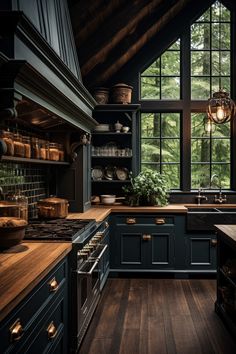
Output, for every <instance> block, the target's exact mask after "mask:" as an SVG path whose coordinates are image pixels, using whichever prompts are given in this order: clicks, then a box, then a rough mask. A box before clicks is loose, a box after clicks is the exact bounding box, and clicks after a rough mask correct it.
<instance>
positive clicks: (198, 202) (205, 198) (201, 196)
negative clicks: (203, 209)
mask: <svg viewBox="0 0 236 354" xmlns="http://www.w3.org/2000/svg"><path fill="white" fill-rule="evenodd" d="M201 192H202V188H199V189H198V195H197V196H196V199H197V205H201V200H206V201H207V197H206V196H205V195H201Z"/></svg>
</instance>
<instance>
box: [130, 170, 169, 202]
mask: <svg viewBox="0 0 236 354" xmlns="http://www.w3.org/2000/svg"><path fill="white" fill-rule="evenodd" d="M123 191H124V193H125V195H126V197H127V200H128V202H129V204H130V205H133V206H134V205H136V206H137V205H159V206H164V205H167V204H168V197H169V194H168V185H167V181H166V178H165V176H164V175H163V174H160V173H159V172H156V171H152V170H150V169H146V170H145V171H142V172H140V173H139V175H138V176H136V177H132V175H131V184H130V185H129V186H124V187H123Z"/></svg>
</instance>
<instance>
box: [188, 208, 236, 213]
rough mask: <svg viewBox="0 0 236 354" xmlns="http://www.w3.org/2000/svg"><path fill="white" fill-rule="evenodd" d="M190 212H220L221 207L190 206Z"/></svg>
mask: <svg viewBox="0 0 236 354" xmlns="http://www.w3.org/2000/svg"><path fill="white" fill-rule="evenodd" d="M235 210H236V209H235ZM188 213H219V209H218V208H199V207H191V208H188Z"/></svg>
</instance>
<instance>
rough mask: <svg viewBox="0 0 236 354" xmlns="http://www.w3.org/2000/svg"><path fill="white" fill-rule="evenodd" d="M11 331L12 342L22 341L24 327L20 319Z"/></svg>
mask: <svg viewBox="0 0 236 354" xmlns="http://www.w3.org/2000/svg"><path fill="white" fill-rule="evenodd" d="M9 330H10V333H11V342H15V341H17V340H19V339H21V337H22V334H23V327H22V325H21V323H20V320H19V319H17V320H16V322H14V323H13V325H12V326H11V327H10V329H9Z"/></svg>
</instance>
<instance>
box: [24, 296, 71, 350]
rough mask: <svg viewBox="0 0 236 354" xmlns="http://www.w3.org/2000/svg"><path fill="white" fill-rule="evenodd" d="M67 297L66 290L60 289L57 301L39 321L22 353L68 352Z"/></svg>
mask: <svg viewBox="0 0 236 354" xmlns="http://www.w3.org/2000/svg"><path fill="white" fill-rule="evenodd" d="M66 306H67V297H66V295H65V292H64V291H60V293H59V294H58V296H57V298H56V301H54V302H53V303H52V304H51V305H50V306H49V307H48V309H47V312H46V313H45V314H44V316H43V317H42V318H41V320H40V321H39V323H38V325H37V328H35V330H34V331H33V332H32V333H31V335H30V336H29V338H28V340H27V341H26V342H25V344H24V345H23V347H22V348H21V350H20V353H22V354H23V353H24V354H31V353H53V352H54V351H55V348H57V349H59V351H57V352H56V353H58V354H59V353H67V342H66V336H65V331H66V327H67V322H65V316H66V311H67V307H66Z"/></svg>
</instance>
